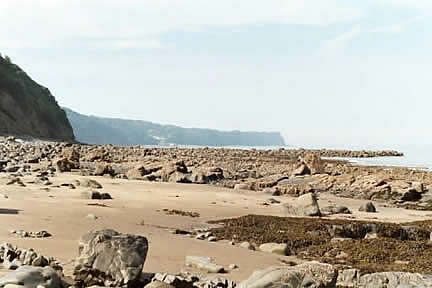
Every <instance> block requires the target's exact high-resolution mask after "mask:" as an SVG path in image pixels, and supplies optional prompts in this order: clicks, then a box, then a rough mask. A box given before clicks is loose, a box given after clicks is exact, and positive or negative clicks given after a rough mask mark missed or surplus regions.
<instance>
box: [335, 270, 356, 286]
mask: <svg viewBox="0 0 432 288" xmlns="http://www.w3.org/2000/svg"><path fill="white" fill-rule="evenodd" d="M359 277H360V271H359V270H357V269H346V270H341V271H339V273H338V278H337V283H336V287H344V288H354V287H357V284H358V279H359Z"/></svg>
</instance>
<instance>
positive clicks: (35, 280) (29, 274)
mask: <svg viewBox="0 0 432 288" xmlns="http://www.w3.org/2000/svg"><path fill="white" fill-rule="evenodd" d="M9 285H17V286H18V287H22V288H40V287H45V288H62V283H61V280H60V277H59V276H58V275H57V273H56V271H55V270H54V269H52V268H51V267H44V268H40V267H32V266H21V267H19V268H18V269H17V270H15V271H14V272H11V273H8V274H7V275H5V276H4V277H2V278H0V287H5V286H7V287H11V286H9ZM14 287H15V286H14Z"/></svg>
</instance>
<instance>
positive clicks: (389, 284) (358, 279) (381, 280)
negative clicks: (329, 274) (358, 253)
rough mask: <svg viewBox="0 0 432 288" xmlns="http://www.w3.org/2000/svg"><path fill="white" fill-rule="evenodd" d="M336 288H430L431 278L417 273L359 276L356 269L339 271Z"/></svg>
mask: <svg viewBox="0 0 432 288" xmlns="http://www.w3.org/2000/svg"><path fill="white" fill-rule="evenodd" d="M336 287H344V288H351V287H353V288H354V287H356V288H369V287H379V288H414V287H417V288H420V287H424V288H426V287H432V278H431V277H427V276H424V275H421V274H417V273H407V272H382V273H372V274H365V275H362V276H360V272H359V271H358V270H356V269H348V270H342V271H339V276H338V279H337V286H336Z"/></svg>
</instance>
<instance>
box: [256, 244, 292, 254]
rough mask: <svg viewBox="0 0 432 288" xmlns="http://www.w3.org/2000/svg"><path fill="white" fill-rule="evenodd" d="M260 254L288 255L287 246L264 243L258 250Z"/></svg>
mask: <svg viewBox="0 0 432 288" xmlns="http://www.w3.org/2000/svg"><path fill="white" fill-rule="evenodd" d="M258 249H259V250H260V251H262V252H266V253H272V254H279V255H289V254H290V251H289V247H288V244H278V243H264V244H262V245H260V246H259V248H258Z"/></svg>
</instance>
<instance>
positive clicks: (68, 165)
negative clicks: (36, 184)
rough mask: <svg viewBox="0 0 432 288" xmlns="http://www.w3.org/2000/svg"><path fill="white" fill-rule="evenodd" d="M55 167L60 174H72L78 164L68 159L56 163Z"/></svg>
mask: <svg viewBox="0 0 432 288" xmlns="http://www.w3.org/2000/svg"><path fill="white" fill-rule="evenodd" d="M55 167H56V169H57V171H58V172H70V171H71V170H72V169H75V167H76V163H73V162H71V161H69V160H68V159H66V158H61V159H58V160H56V161H55Z"/></svg>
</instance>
